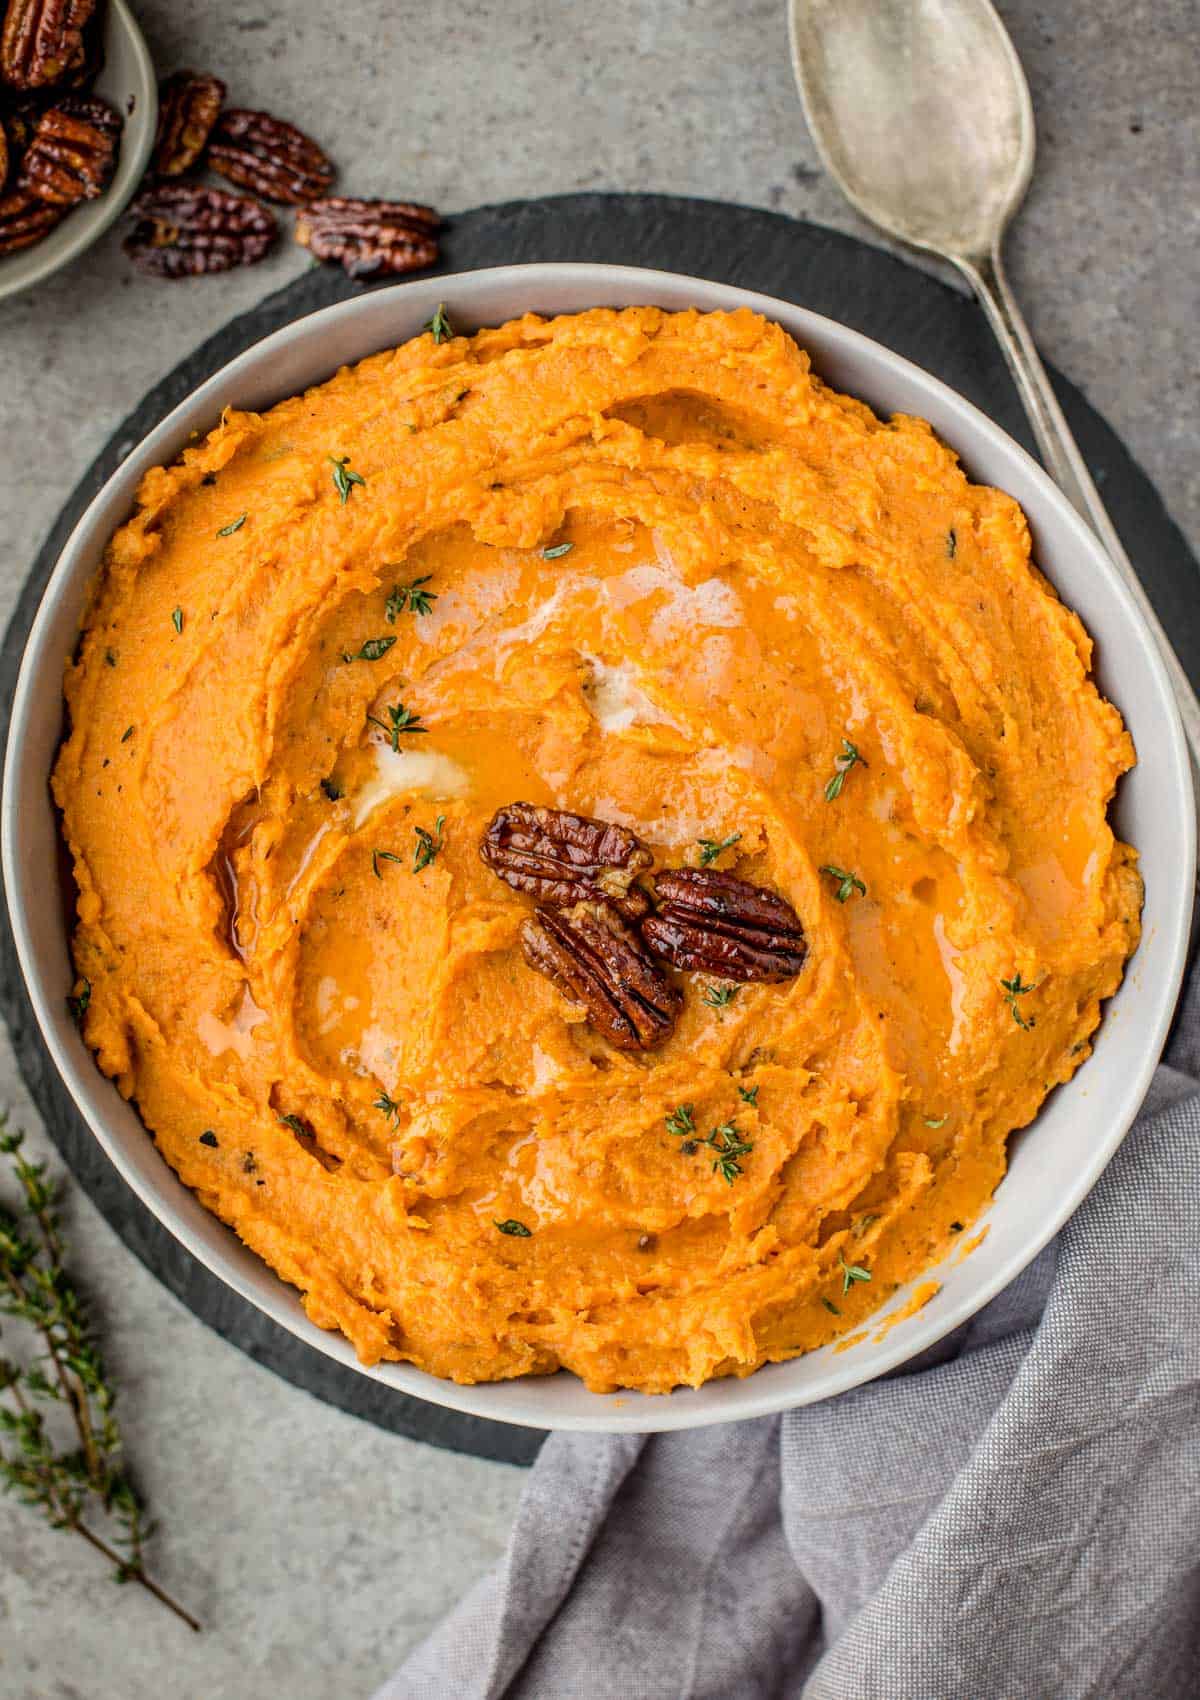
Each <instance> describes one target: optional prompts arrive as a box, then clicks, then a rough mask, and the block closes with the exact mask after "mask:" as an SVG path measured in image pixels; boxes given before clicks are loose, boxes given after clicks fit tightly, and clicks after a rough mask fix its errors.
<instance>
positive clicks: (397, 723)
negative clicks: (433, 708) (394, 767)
mask: <svg viewBox="0 0 1200 1700" xmlns="http://www.w3.org/2000/svg"><path fill="white" fill-rule="evenodd" d="M384 713H385V714H386V715H387V720H386V721H384V720H381V719H380V718H379V716H378V715H377V714H368V716H367V719H368V720H369V721H370V722H371V724H372V726H378V727H379V729H380V731H381V732H383V733H384V734H385V735H386V737H387V741H388V743H389V744H390V745H391V746H392V748H393V749H394V750H396V751H399V749H400V739H401V736H402V735H403V734H404V733H405V732H428V730H429V728H428V726H422V725H421V716H420V715H419V714H417V713H415V712H414V710H413V709H411V708H405V706H404V704H403V703H402V702H393V703H389V704H388V706H387V708H385V709H384Z"/></svg>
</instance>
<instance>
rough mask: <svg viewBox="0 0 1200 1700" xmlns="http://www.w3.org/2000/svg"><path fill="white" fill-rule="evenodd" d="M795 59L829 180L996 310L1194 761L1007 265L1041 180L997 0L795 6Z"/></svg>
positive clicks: (1194, 720) (1187, 698)
mask: <svg viewBox="0 0 1200 1700" xmlns="http://www.w3.org/2000/svg"><path fill="white" fill-rule="evenodd" d="M788 10H789V13H790V23H791V36H792V66H793V69H794V70H795V73H796V81H797V83H798V84H799V85H800V98H801V99H802V100H803V102H804V111H805V115H806V117H807V119H808V127H809V130H810V131H811V132H812V137H813V140H814V142H815V143H816V145H817V148H818V151H819V152H820V154H821V157H822V159H823V160H824V162H825V166H826V168H827V170H828V171H829V174H830V176H831V177H832V178H833V179H834V181H835V182H836V183H837V184H838V186H839V188H840V189H841V190H842V193H843V194H844V195H845V196H846V198H847V200H848V201H850V202H851V204H852V205H853V206H855V207H856V208H857V209H858V211H859V212H860V213H862V215H863V217H864V218H868V219H870V220H871V222H872V223H873V224H877V225H879V226H880V227H881V228H882V229H883V230H886V231H887V232H888V234H889V235H891V236H894V237H896V238H898V240H899V241H901V242H906V243H908V244H910V245H911V246H912V247H914V248H923V249H925V251H926V252H927V253H930V254H937V255H938V256H939V258H941V259H943V260H948V261H949V262H950V264H951V265H953V266H956V267H957V268H958V270H959V271H960V272H961V273H962V274H963V276H964V277H965V278H966V279H967V281H968V282H969V283H970V285H971V287H972V289H973V290H974V291H975V293H976V295H977V296H978V297H979V299H980V301H981V303H982V304H983V307H984V310H985V312H986V313H987V316H988V318H989V320H990V321H991V325H992V329H993V330H994V331H995V333H996V337H997V339H998V341H999V343H1000V346H1001V348H1002V349H1003V350H1004V356H1005V359H1006V360H1007V361H1008V365H1009V369H1010V371H1011V372H1012V375H1013V378H1014V379H1015V381H1016V386H1017V389H1018V391H1019V392H1020V396H1021V400H1022V402H1023V403H1024V405H1025V411H1026V413H1027V414H1028V415H1029V423H1030V425H1031V426H1032V427H1033V434H1034V437H1035V438H1036V440H1037V446H1038V450H1039V452H1040V454H1041V457H1042V460H1043V462H1044V464H1045V466H1046V470H1047V471H1048V472H1049V473H1050V475H1051V477H1052V478H1053V479H1054V481H1055V483H1056V484H1057V485H1058V486H1059V488H1060V489H1061V490H1062V492H1063V494H1064V495H1065V496H1066V497H1067V499H1068V500H1069V501H1070V502H1071V503H1072V504H1073V505H1074V507H1075V508H1076V509H1077V510H1078V511H1079V513H1081V514H1082V515H1083V517H1084V519H1085V520H1087V521H1088V523H1089V524H1090V525H1091V526H1092V528H1093V530H1094V531H1095V532H1096V534H1097V535H1098V537H1099V538H1100V541H1101V542H1102V543H1103V545H1104V547H1105V548H1106V549H1107V550H1108V553H1109V555H1110V556H1111V557H1112V561H1113V564H1114V565H1115V567H1116V568H1117V571H1118V572H1119V573H1120V575H1121V577H1122V578H1123V579H1124V580H1125V583H1126V584H1127V586H1128V587H1129V590H1130V592H1131V593H1132V595H1133V598H1134V601H1135V602H1136V603H1137V605H1138V607H1139V609H1140V610H1141V613H1142V617H1143V618H1144V620H1145V621H1146V624H1147V625H1148V626H1149V628H1150V630H1151V631H1152V632H1153V633H1154V635H1155V637H1156V638H1157V639H1158V643H1159V647H1160V649H1161V650H1162V655H1163V660H1164V662H1165V663H1166V667H1167V672H1168V674H1169V675H1170V679H1171V684H1172V686H1173V688H1174V691H1175V698H1176V701H1177V702H1178V704H1179V713H1180V716H1181V718H1182V720H1183V727H1184V732H1185V734H1186V736H1187V741H1188V745H1189V747H1190V749H1191V753H1192V765H1193V770H1194V771H1196V770H1197V769H1198V768H1200V703H1198V702H1197V700H1196V693H1195V691H1194V690H1193V689H1192V685H1191V681H1190V680H1189V678H1188V676H1187V674H1186V673H1185V672H1184V670H1183V668H1182V666H1181V665H1180V663H1179V659H1178V657H1177V656H1176V654H1175V652H1174V650H1173V649H1172V648H1171V644H1170V642H1169V640H1168V638H1167V634H1166V632H1165V631H1164V630H1163V627H1162V622H1161V621H1160V620H1159V618H1158V615H1157V614H1156V613H1155V611H1154V607H1153V605H1152V603H1151V601H1150V598H1149V597H1148V596H1147V594H1146V592H1145V590H1144V589H1143V587H1142V583H1141V580H1140V579H1139V578H1138V576H1137V574H1136V573H1135V572H1134V570H1133V564H1132V562H1131V561H1130V559H1129V556H1128V555H1127V554H1126V553H1125V550H1124V548H1123V547H1122V545H1121V540H1120V538H1119V537H1118V536H1117V533H1116V531H1115V529H1114V527H1113V523H1112V521H1111V520H1110V519H1109V517H1108V513H1107V511H1106V509H1105V506H1104V503H1103V502H1102V501H1101V500H1100V492H1099V491H1098V490H1097V489H1096V486H1095V484H1094V483H1093V481H1092V476H1091V473H1090V472H1089V471H1088V469H1087V466H1086V465H1085V463H1084V459H1083V456H1082V455H1081V454H1080V452H1079V446H1078V444H1077V443H1076V441H1075V438H1074V436H1073V435H1072V434H1071V428H1070V426H1069V425H1068V424H1067V422H1066V419H1065V418H1064V417H1063V412H1062V409H1061V408H1060V407H1059V405H1058V400H1057V398H1056V397H1055V394H1054V391H1053V389H1052V388H1051V387H1050V380H1049V378H1047V376H1046V369H1045V367H1044V366H1043V365H1042V362H1041V360H1040V359H1039V357H1038V352H1037V349H1036V348H1035V347H1034V345H1033V339H1032V337H1031V336H1030V334H1029V328H1028V326H1027V325H1026V323H1025V320H1024V318H1023V316H1022V314H1021V309H1020V308H1019V307H1018V305H1017V303H1016V300H1015V299H1014V297H1013V293H1012V291H1011V289H1010V288H1009V286H1008V279H1007V278H1006V277H1005V275H1004V267H1003V265H1002V264H1001V260H1000V245H1001V242H1002V240H1003V237H1004V232H1005V230H1006V228H1007V226H1008V223H1009V221H1010V219H1011V218H1012V216H1013V214H1014V213H1015V212H1016V210H1017V208H1018V206H1020V204H1021V201H1022V200H1023V199H1024V196H1025V191H1026V189H1027V188H1028V186H1029V179H1030V177H1031V176H1032V174H1033V147H1034V128H1033V104H1032V102H1031V101H1030V98H1029V85H1028V84H1027V83H1026V81H1025V74H1024V72H1023V71H1022V69H1021V62H1020V60H1019V59H1018V58H1017V55H1016V50H1015V48H1014V47H1013V44H1012V42H1011V41H1010V40H1009V38H1008V32H1007V31H1006V30H1005V28H1004V25H1003V24H1002V23H1001V21H1000V19H999V18H998V17H997V15H996V13H995V11H994V10H993V9H992V6H991V4H990V0H789V7H788Z"/></svg>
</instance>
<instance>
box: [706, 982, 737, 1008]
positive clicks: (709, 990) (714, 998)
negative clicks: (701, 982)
mask: <svg viewBox="0 0 1200 1700" xmlns="http://www.w3.org/2000/svg"><path fill="white" fill-rule="evenodd" d="M737 995H738V989H737V987H736V986H705V988H704V995H703V997H702V998H701V999H700V1002H701V1003H705V1004H707V1005H708V1007H709V1009H725V1008H726V1007H727V1005H729V1004H731V1003H732V1002H733V1000H734V998H736V997H737Z"/></svg>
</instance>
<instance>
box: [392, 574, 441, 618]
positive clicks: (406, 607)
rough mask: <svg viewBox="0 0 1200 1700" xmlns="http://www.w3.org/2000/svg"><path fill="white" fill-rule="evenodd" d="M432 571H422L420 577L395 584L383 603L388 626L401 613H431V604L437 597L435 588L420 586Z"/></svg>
mask: <svg viewBox="0 0 1200 1700" xmlns="http://www.w3.org/2000/svg"><path fill="white" fill-rule="evenodd" d="M432 577H433V574H432V573H424V574H423V575H422V576H421V577H420V578H415V579H413V581H412V583H411V584H397V585H394V586H393V588H392V593H391V595H390V596H389V597H388V599H387V601H386V602H385V603H384V605H383V617H384V619H385V620H386V621H387V623H388V625H389V626H394V625H395V624H396V621H397V620H398V619H399V617H400V615H401V614H406V613H409V612H411V613H413V614H432V613H433V604H434V603H435V602H436V601H437V599H438V593H437V591H436V590H422V589H421V586H422V585H424V584H428V583H429V581H430V579H431V578H432Z"/></svg>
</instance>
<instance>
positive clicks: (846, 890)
mask: <svg viewBox="0 0 1200 1700" xmlns="http://www.w3.org/2000/svg"><path fill="white" fill-rule="evenodd" d="M821 872H822V873H823V874H828V875H829V877H830V879H835V880H836V881H837V882H838V888H837V891H836V892H835V893H834V896H835V897H836V898H837V900H838V902H839V903H848V902H849V900H850V899H851V898H852V897H853V896H854V893H855V892H856V891H857V892H858V894H859V896H860V897H865V896H866V895H867V888H866V886H865V885H864V884H863V882H862V881H861V880H860V879H859V877H858V875H857V874H856V873H854V872H852V871H851V870H850V869H849V868H835V867H834V866H833V864H832V863H831V862H826V863H825V865H824V866H823V867H822V869H821Z"/></svg>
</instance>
